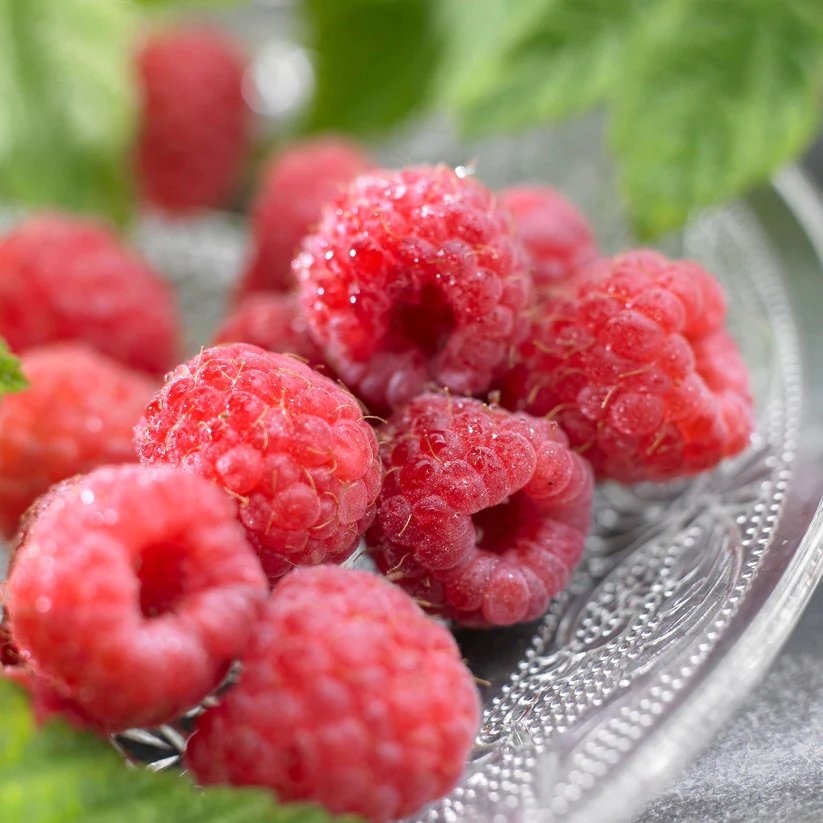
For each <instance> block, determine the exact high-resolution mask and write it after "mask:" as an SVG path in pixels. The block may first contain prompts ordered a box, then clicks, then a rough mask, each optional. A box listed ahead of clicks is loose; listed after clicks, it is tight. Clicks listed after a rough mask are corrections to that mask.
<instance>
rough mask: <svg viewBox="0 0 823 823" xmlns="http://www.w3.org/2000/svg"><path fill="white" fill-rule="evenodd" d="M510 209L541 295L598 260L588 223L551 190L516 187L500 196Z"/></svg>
mask: <svg viewBox="0 0 823 823" xmlns="http://www.w3.org/2000/svg"><path fill="white" fill-rule="evenodd" d="M498 201H499V203H500V206H501V207H502V208H504V209H508V210H509V212H511V214H512V216H513V217H514V224H515V227H516V231H517V234H518V236H519V237H520V240H521V242H522V243H523V245H524V246H525V248H526V252H527V253H528V255H529V258H530V260H531V263H532V275H533V277H534V284H535V286H536V288H537V290H538V292H543V291H545V290H546V289H549V290H551V289H552V288H554V287H557V286H562V285H564V284H565V283H567V282H568V281H569V280H571V279H572V278H573V277H574V275H575V273H576V272H577V270H578V269H579V268H580V267H581V266H583V265H585V264H587V263H589V262H591V261H592V260H594V259H596V258H597V257H598V251H597V246H596V245H595V240H594V233H593V232H592V229H591V226H589V222H588V220H586V218H585V217H584V216H583V214H582V212H580V211H579V210H578V209H577V208H576V207H575V206H573V205H572V204H571V203H570V202H569V201H568V200H566V198H565V197H563V196H562V195H561V194H560V193H559V192H557V191H555V190H554V189H552V188H549V187H548V186H515V187H513V188H510V189H503V190H502V191H500V192H499V193H498Z"/></svg>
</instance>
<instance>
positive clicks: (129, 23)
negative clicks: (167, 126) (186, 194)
mask: <svg viewBox="0 0 823 823" xmlns="http://www.w3.org/2000/svg"><path fill="white" fill-rule="evenodd" d="M137 23H138V17H137V15H136V14H135V13H134V8H133V7H132V4H131V3H130V2H129V0H70V2H66V0H25V2H20V0H0V101H2V116H0V198H2V199H8V200H13V201H17V202H19V203H23V204H26V205H31V206H42V205H51V206H56V207H63V208H67V209H74V210H78V211H99V212H105V213H106V214H108V215H110V216H112V217H113V218H114V219H116V220H120V221H122V220H124V219H125V218H126V217H127V216H128V213H129V209H130V205H131V201H132V196H131V174H130V169H129V152H130V147H131V142H132V139H133V135H134V130H135V122H136V120H135V116H136V107H137V101H136V82H135V78H134V77H133V76H132V62H133V61H132V48H133V40H134V35H135V31H136V26H137Z"/></svg>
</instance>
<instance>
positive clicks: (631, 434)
mask: <svg viewBox="0 0 823 823" xmlns="http://www.w3.org/2000/svg"><path fill="white" fill-rule="evenodd" d="M588 278H589V279H588V280H587V282H585V283H584V284H583V285H581V286H580V288H579V290H578V291H577V293H576V295H575V296H574V297H573V298H570V299H564V298H558V299H555V300H551V301H549V302H548V303H547V304H546V305H545V306H544V307H543V308H542V310H541V312H540V313H539V314H538V315H537V316H536V318H535V320H534V323H533V327H532V332H531V335H530V338H529V339H528V340H527V341H526V342H524V343H523V344H521V346H520V347H519V348H518V350H517V351H516V354H515V356H514V360H515V363H516V364H515V365H514V367H513V369H512V371H511V372H510V374H509V375H508V376H507V378H506V379H505V381H504V388H503V393H502V397H503V404H504V405H506V406H508V407H510V408H516V409H520V410H524V411H527V412H529V413H530V414H535V415H549V416H550V417H551V418H552V419H554V420H557V422H558V423H560V425H561V426H562V428H563V429H564V431H565V432H566V433H567V434H568V436H569V440H570V442H571V443H572V445H573V446H574V447H575V448H576V449H578V450H580V451H581V453H583V454H585V456H586V458H587V459H588V460H589V461H590V462H591V463H592V465H593V466H594V469H595V472H596V474H597V476H598V477H599V478H600V479H609V478H611V479H614V480H618V481H621V482H624V483H636V482H640V481H646V480H649V481H663V480H670V479H673V478H676V477H681V476H687V475H691V474H695V473H697V472H700V471H703V470H706V469H709V468H711V467H713V466H715V465H716V464H717V463H719V462H720V461H721V460H722V459H723V458H725V457H728V456H731V455H733V454H736V453H738V452H739V451H741V450H742V449H743V448H744V447H745V446H746V444H747V443H748V439H749V435H750V434H751V431H752V425H753V421H752V417H753V413H752V399H751V396H750V393H749V387H748V376H747V373H746V369H745V367H744V365H743V363H742V360H741V358H740V355H739V353H738V351H737V347H736V346H735V344H734V341H733V340H732V339H731V337H729V335H728V334H727V333H726V332H725V330H724V329H723V323H724V320H725V314H726V302H725V298H724V295H723V292H722V290H721V287H720V285H719V284H718V282H717V281H716V280H715V279H714V278H713V277H712V276H711V275H710V274H709V273H708V272H706V271H705V270H704V269H703V268H701V267H700V266H699V265H697V264H696V263H693V262H689V261H671V260H668V259H667V258H665V257H664V256H663V255H660V254H657V253H656V252H651V251H645V250H640V251H636V252H630V253H627V254H624V255H621V256H618V257H616V258H614V259H612V260H611V261H608V262H601V263H597V264H595V266H594V267H592V271H591V272H590V274H589V275H588Z"/></svg>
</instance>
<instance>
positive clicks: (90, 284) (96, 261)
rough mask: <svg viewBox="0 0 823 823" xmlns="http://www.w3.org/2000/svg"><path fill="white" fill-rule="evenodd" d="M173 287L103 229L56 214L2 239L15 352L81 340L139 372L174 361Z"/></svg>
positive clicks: (6, 323)
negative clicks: (49, 344)
mask: <svg viewBox="0 0 823 823" xmlns="http://www.w3.org/2000/svg"><path fill="white" fill-rule="evenodd" d="M179 326H180V320H179V316H178V313H177V309H176V306H175V304H174V300H173V296H172V292H171V289H170V287H169V286H168V285H167V284H166V283H165V282H163V281H162V280H161V279H160V277H159V276H158V275H157V274H156V273H155V272H154V271H153V270H152V269H151V268H150V267H149V266H148V264H147V263H145V262H144V261H143V260H142V259H140V258H139V257H138V256H137V255H135V254H134V253H133V252H132V251H130V250H129V249H127V248H125V247H124V246H123V245H122V244H121V243H120V241H119V239H118V238H117V237H116V236H115V235H114V234H112V233H111V232H110V231H109V230H108V229H107V228H105V227H104V226H102V225H100V224H97V223H95V222H92V221H91V220H84V219H79V218H76V217H68V216H64V215H58V214H52V215H43V216H39V217H33V218H30V219H29V220H26V221H24V222H23V223H21V224H20V225H18V226H17V227H16V228H15V229H13V230H12V231H11V232H10V233H9V234H8V235H6V237H4V238H3V239H2V240H0V335H1V336H3V337H5V339H6V340H7V342H8V344H9V345H10V346H11V347H12V348H13V349H15V350H16V351H21V350H24V349H26V348H29V347H31V346H37V345H40V344H42V343H51V342H54V341H57V340H84V341H85V342H87V343H89V344H91V345H92V346H94V347H95V348H96V349H98V350H99V351H102V352H103V353H105V354H108V355H109V356H110V357H113V358H114V359H115V360H119V361H120V362H122V363H125V364H126V365H127V366H131V367H132V368H135V369H140V370H141V371H147V372H151V373H155V374H158V373H162V372H164V371H165V370H166V369H167V368H169V367H170V366H171V365H173V364H174V362H175V361H176V359H177V350H178V328H179Z"/></svg>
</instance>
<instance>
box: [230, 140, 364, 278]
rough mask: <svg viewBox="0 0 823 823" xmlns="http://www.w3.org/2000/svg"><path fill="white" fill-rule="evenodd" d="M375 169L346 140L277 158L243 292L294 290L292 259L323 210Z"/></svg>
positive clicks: (267, 176)
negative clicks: (363, 175) (361, 177)
mask: <svg viewBox="0 0 823 823" xmlns="http://www.w3.org/2000/svg"><path fill="white" fill-rule="evenodd" d="M372 165H373V164H372V162H371V160H370V158H369V157H368V155H367V154H366V153H365V152H364V151H363V150H362V149H361V148H360V147H359V146H357V145H356V144H355V143H352V142H350V141H348V140H344V139H343V138H340V137H319V138H315V139H313V140H306V141H303V142H300V143H295V144H294V145H293V146H290V147H288V148H287V149H286V150H285V151H283V152H282V153H281V154H279V155H278V156H276V157H275V158H274V160H273V161H272V162H271V163H270V164H269V166H268V168H267V170H266V171H265V173H264V176H263V181H262V184H261V186H260V190H259V192H258V194H257V197H256V199H255V202H254V206H253V214H252V218H253V221H252V228H253V235H254V238H253V239H254V254H253V258H252V261H251V263H250V265H249V267H248V269H247V270H246V272H245V274H244V275H243V279H242V282H241V284H240V291H241V293H242V294H247V293H249V292H255V291H265V290H275V291H280V290H286V289H289V288H291V287H292V285H293V278H292V273H291V261H292V258H293V257H294V255H295V254H296V253H297V250H298V249H299V247H300V241H301V240H302V239H303V237H305V235H307V234H308V233H309V232H310V231H311V230H312V229H313V228H314V226H315V224H316V223H317V221H318V220H319V219H320V213H321V211H322V209H323V206H325V205H326V203H328V202H329V201H330V200H331V199H332V198H333V197H334V196H335V195H336V194H338V192H339V191H340V190H341V189H342V188H343V187H344V186H346V185H347V184H348V183H349V182H350V181H351V180H353V179H354V178H355V177H357V175H359V174H363V172H365V171H367V170H368V169H369V168H370V167H371V166H372Z"/></svg>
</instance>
